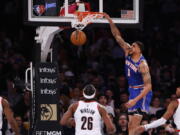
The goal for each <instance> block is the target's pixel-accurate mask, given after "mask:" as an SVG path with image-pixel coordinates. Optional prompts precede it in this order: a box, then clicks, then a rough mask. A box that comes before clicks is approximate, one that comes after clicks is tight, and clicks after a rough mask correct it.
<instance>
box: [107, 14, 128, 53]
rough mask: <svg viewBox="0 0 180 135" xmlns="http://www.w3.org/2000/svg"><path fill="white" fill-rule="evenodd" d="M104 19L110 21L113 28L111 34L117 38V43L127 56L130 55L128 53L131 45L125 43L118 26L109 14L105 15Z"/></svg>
mask: <svg viewBox="0 0 180 135" xmlns="http://www.w3.org/2000/svg"><path fill="white" fill-rule="evenodd" d="M104 17H105V18H106V19H107V20H108V22H109V24H110V28H111V32H112V34H113V36H114V37H115V39H116V41H117V42H118V43H119V45H120V46H121V47H122V48H123V50H124V51H125V53H126V54H128V51H129V49H130V45H129V44H128V43H127V42H125V41H124V39H123V38H122V36H121V33H120V31H119V30H118V28H117V26H116V25H115V24H114V23H113V21H112V19H111V18H110V17H109V15H108V14H106V13H104Z"/></svg>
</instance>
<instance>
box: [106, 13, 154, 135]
mask: <svg viewBox="0 0 180 135" xmlns="http://www.w3.org/2000/svg"><path fill="white" fill-rule="evenodd" d="M104 16H105V18H106V19H107V20H108V21H109V23H110V27H111V32H112V34H113V36H114V37H115V39H116V41H117V42H118V44H119V45H120V46H121V47H122V48H123V50H124V52H125V72H126V77H127V80H128V85H129V88H128V90H129V101H128V102H127V103H126V104H125V106H126V107H127V108H128V112H129V124H128V128H129V135H134V134H135V133H134V131H135V129H136V128H137V127H138V126H139V125H140V122H141V120H142V114H143V113H146V112H148V110H149V105H150V101H151V97H152V91H151V87H152V86H151V76H150V73H149V67H148V64H147V62H146V60H145V58H144V56H143V55H142V51H143V43H141V42H140V41H136V42H134V43H132V45H130V44H128V43H127V42H125V41H124V39H123V38H122V36H121V34H120V31H119V30H118V28H117V27H116V25H115V24H114V23H113V21H112V19H111V18H110V17H109V15H107V14H106V13H105V14H104Z"/></svg>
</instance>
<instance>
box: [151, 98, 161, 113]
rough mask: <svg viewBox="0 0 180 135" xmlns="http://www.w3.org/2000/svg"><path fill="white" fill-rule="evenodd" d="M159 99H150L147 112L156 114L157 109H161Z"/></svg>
mask: <svg viewBox="0 0 180 135" xmlns="http://www.w3.org/2000/svg"><path fill="white" fill-rule="evenodd" d="M160 105H161V103H160V99H159V98H158V97H154V98H153V100H152V104H151V105H150V107H149V114H156V112H157V111H159V110H161V109H162V107H161V106H160Z"/></svg>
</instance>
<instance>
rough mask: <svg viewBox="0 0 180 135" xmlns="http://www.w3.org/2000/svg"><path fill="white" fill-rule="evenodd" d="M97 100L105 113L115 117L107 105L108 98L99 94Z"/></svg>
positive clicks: (112, 110)
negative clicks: (104, 109)
mask: <svg viewBox="0 0 180 135" xmlns="http://www.w3.org/2000/svg"><path fill="white" fill-rule="evenodd" d="M97 99H98V102H99V103H100V104H101V105H103V106H105V108H106V111H107V112H108V113H110V114H112V115H113V117H115V114H114V109H113V108H112V107H111V106H109V105H108V97H107V96H106V95H105V94H100V95H99V96H98V98H97Z"/></svg>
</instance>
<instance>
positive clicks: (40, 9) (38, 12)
mask: <svg viewBox="0 0 180 135" xmlns="http://www.w3.org/2000/svg"><path fill="white" fill-rule="evenodd" d="M33 11H34V12H35V13H36V15H38V16H41V15H42V14H43V13H44V12H45V7H44V5H35V6H34V7H33Z"/></svg>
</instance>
